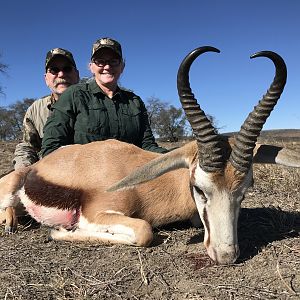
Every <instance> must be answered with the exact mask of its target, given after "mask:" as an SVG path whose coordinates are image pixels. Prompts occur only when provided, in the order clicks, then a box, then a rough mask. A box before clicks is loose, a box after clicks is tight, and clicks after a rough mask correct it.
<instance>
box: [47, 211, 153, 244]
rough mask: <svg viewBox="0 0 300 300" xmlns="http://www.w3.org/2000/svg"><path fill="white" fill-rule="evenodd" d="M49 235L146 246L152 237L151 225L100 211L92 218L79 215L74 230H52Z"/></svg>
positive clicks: (57, 237)
mask: <svg viewBox="0 0 300 300" xmlns="http://www.w3.org/2000/svg"><path fill="white" fill-rule="evenodd" d="M51 237H52V238H53V239H55V240H65V241H100V242H104V243H111V244H127V245H133V246H141V247H146V246H148V245H149V244H150V243H151V242H152V239H153V232H152V227H151V225H150V224H149V223H148V222H147V221H145V220H142V219H136V218H130V217H127V216H124V215H123V214H122V213H119V212H111V213H110V212H100V213H98V214H97V217H96V218H94V220H92V221H91V220H88V219H87V218H86V217H84V216H83V215H81V216H80V218H79V222H78V225H77V227H76V228H75V230H66V229H64V228H59V229H58V230H52V232H51Z"/></svg>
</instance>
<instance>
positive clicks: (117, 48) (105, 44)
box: [91, 37, 122, 58]
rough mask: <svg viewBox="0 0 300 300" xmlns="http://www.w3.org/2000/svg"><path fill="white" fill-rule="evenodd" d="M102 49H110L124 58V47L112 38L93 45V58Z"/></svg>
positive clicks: (98, 41)
mask: <svg viewBox="0 0 300 300" xmlns="http://www.w3.org/2000/svg"><path fill="white" fill-rule="evenodd" d="M102 48H110V49H112V50H113V51H114V52H115V53H117V54H118V55H119V56H120V58H122V47H121V45H120V43H119V42H117V41H116V40H113V39H111V38H108V37H106V38H101V39H99V40H97V41H96V42H95V43H94V44H93V48H92V56H91V58H92V57H93V56H94V54H95V53H96V52H97V51H98V50H100V49H102Z"/></svg>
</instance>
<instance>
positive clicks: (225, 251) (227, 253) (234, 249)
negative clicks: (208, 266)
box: [207, 245, 240, 265]
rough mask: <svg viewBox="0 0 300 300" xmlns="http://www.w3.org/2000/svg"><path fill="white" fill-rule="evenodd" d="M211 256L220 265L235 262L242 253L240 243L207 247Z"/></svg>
mask: <svg viewBox="0 0 300 300" xmlns="http://www.w3.org/2000/svg"><path fill="white" fill-rule="evenodd" d="M207 252H208V255H209V257H210V258H211V259H212V260H213V261H214V262H215V263H217V264H218V265H230V264H233V263H234V262H235V261H236V260H237V258H238V257H239V255H240V250H239V246H238V245H219V246H218V247H215V248H213V247H209V248H208V249H207Z"/></svg>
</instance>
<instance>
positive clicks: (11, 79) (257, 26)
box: [0, 0, 300, 132]
mask: <svg viewBox="0 0 300 300" xmlns="http://www.w3.org/2000/svg"><path fill="white" fill-rule="evenodd" d="M299 13H300V1H298V0H285V1H282V0H252V1H242V0H232V1H231V0H227V1H221V0H219V1H217V0H209V1H202V0H185V1H182V0H180V1H179V0H165V1H163V0H153V1H142V0H127V1H125V0H123V1H121V0H120V1H118V0H116V1H90V0H85V1H69V0H61V1H58V2H55V1H54V2H53V1H40V0H39V1H35V0H32V1H31V0H27V1H17V2H16V1H2V2H1V18H0V28H1V35H0V36H1V39H0V52H1V54H2V58H1V60H2V62H3V63H5V64H7V65H9V68H8V70H7V73H8V75H7V76H3V75H1V74H0V84H1V85H2V86H3V87H4V92H5V93H6V97H0V106H6V105H9V104H12V103H14V102H16V101H17V100H22V99H24V98H38V97H41V96H44V95H46V94H48V93H49V90H48V88H47V87H46V85H45V82H44V78H43V74H44V60H45V55H46V52H47V51H48V50H49V49H51V48H54V47H62V48H65V49H68V50H70V51H72V52H73V54H74V57H75V59H76V61H77V66H78V69H79V71H80V74H81V77H86V76H90V72H89V70H88V63H89V59H90V53H91V47H92V44H93V42H94V41H95V40H97V39H98V38H100V37H105V36H109V37H112V38H115V39H117V40H118V41H119V42H120V43H121V44H122V47H123V53H124V57H125V59H126V68H125V70H124V73H123V75H122V77H121V80H120V83H121V85H122V86H124V87H127V88H129V89H132V90H133V91H134V92H135V93H136V94H138V95H139V96H141V97H142V99H143V100H144V101H145V102H146V101H147V99H148V98H150V97H156V98H159V99H161V100H162V101H165V102H168V103H170V104H172V105H174V106H176V107H180V102H179V100H178V95H177V88H176V76H177V70H178V67H179V65H180V63H181V61H182V59H183V58H184V57H185V55H186V54H187V53H188V52H190V51H191V50H193V49H194V48H196V47H199V46H204V45H210V46H214V47H216V48H218V49H220V50H221V53H220V54H217V53H206V54H204V55H202V56H201V57H199V58H198V59H197V60H196V61H195V62H194V64H193V65H192V68H191V72H190V81H191V87H192V89H193V92H194V94H195V97H196V98H197V99H198V102H199V103H200V105H201V107H202V109H204V111H205V112H206V113H208V114H211V115H213V116H214V117H215V118H216V120H217V122H218V124H217V125H218V126H219V127H222V130H221V131H223V132H226V131H236V130H239V129H240V126H241V124H242V122H243V121H244V119H245V118H246V117H247V115H248V114H249V112H250V111H251V110H252V109H253V107H254V106H255V105H256V104H257V102H258V101H259V100H260V99H261V97H262V95H263V94H264V93H265V92H266V90H267V88H268V87H269V85H270V83H271V81H272V79H273V77H274V66H273V64H272V62H271V61H270V60H268V59H267V58H256V59H252V60H250V58H249V57H250V55H251V54H253V53H255V52H257V51H260V50H272V51H275V52H277V53H278V54H280V55H281V56H282V57H283V58H284V59H285V61H286V64H287V68H288V81H287V84H286V88H285V91H284V93H283V94H282V97H281V99H280V100H279V103H278V105H277V106H276V107H275V110H274V111H273V112H272V114H271V116H270V118H269V119H268V120H267V122H266V124H265V126H264V129H280V128H296V129H298V128H300V104H299V103H300V99H299V89H300V18H299Z"/></svg>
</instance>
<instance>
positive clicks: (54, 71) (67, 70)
mask: <svg viewBox="0 0 300 300" xmlns="http://www.w3.org/2000/svg"><path fill="white" fill-rule="evenodd" d="M73 69H74V67H73V66H65V67H63V68H58V67H49V68H48V70H47V72H48V73H51V74H52V75H57V74H58V73H59V72H60V71H62V72H64V73H71V72H72V71H73Z"/></svg>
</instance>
